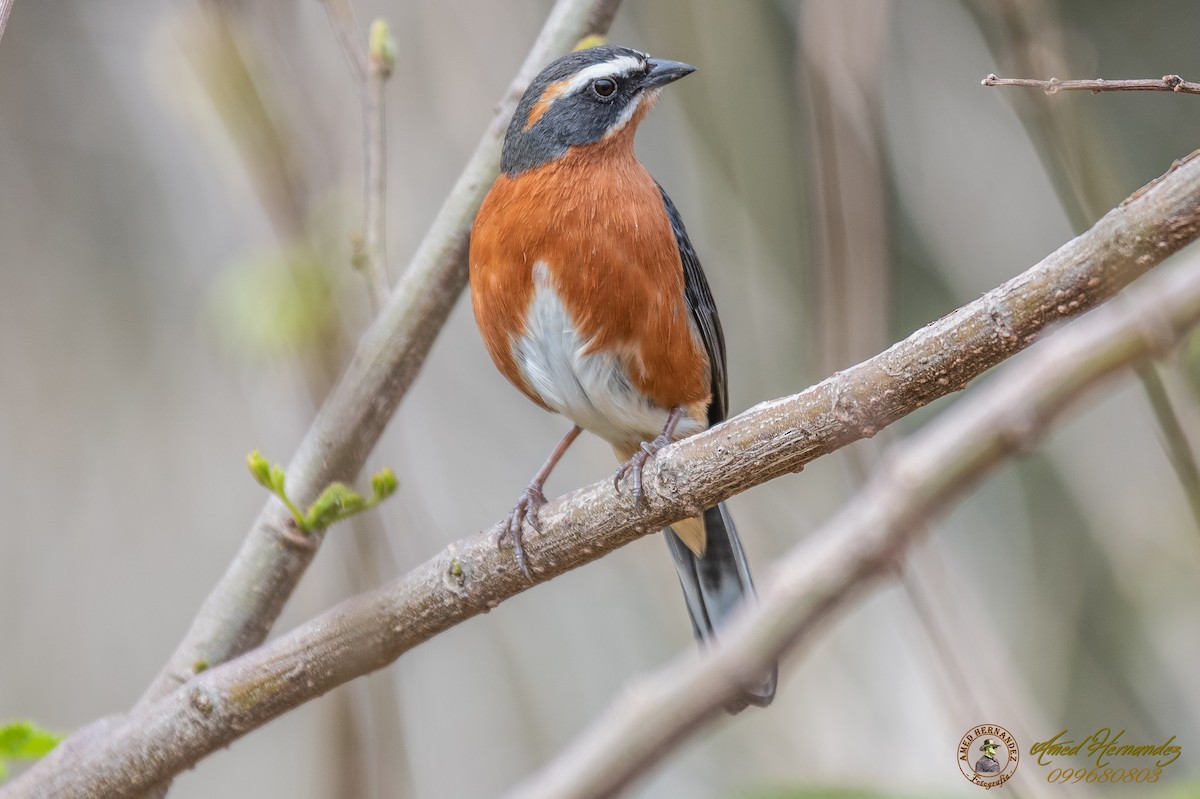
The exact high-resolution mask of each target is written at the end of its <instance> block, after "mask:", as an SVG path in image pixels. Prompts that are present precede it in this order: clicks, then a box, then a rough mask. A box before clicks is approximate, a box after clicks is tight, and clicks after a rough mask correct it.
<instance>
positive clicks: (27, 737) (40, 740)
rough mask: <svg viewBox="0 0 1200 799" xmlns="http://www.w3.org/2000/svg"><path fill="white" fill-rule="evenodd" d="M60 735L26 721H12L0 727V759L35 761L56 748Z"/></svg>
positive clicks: (60, 738)
mask: <svg viewBox="0 0 1200 799" xmlns="http://www.w3.org/2000/svg"><path fill="white" fill-rule="evenodd" d="M61 740H62V736H61V735H57V734H55V733H52V732H49V731H47V730H43V729H41V728H40V727H38V726H37V725H35V724H33V723H31V722H28V721H14V722H10V723H9V724H6V725H4V726H3V727H0V759H4V758H21V759H24V760H35V759H37V758H39V757H41V756H42V755H44V754H46V753H47V752H49V751H50V750H51V749H53V748H54V747H56V746H58V742H59V741H61Z"/></svg>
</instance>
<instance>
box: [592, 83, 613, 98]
mask: <svg viewBox="0 0 1200 799" xmlns="http://www.w3.org/2000/svg"><path fill="white" fill-rule="evenodd" d="M616 90H617V82H616V81H614V80H609V79H608V78H597V79H596V80H594V81H592V91H594V92H595V93H596V95H597V96H598V97H612V95H613V92H615V91H616Z"/></svg>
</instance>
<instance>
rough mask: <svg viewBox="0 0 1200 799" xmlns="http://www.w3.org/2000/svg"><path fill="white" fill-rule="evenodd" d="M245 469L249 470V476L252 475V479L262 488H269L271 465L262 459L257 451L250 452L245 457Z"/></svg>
mask: <svg viewBox="0 0 1200 799" xmlns="http://www.w3.org/2000/svg"><path fill="white" fill-rule="evenodd" d="M246 468H248V469H249V470H250V474H252V475H254V479H255V480H257V481H258V483H259V484H260V485H262V486H263V487H264V488H270V487H271V464H269V463H268V462H267V459H266V458H264V457H263V455H262V453H261V452H259V451H258V450H256V449H254V450H250V454H249V455H247V456H246Z"/></svg>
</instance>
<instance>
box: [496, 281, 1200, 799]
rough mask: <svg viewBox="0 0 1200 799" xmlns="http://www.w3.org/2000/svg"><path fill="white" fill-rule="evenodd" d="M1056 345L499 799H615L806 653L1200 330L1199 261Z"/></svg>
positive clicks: (904, 450)
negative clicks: (1077, 421)
mask: <svg viewBox="0 0 1200 799" xmlns="http://www.w3.org/2000/svg"><path fill="white" fill-rule="evenodd" d="M1130 295H1131V297H1130V300H1131V301H1130V302H1127V303H1113V304H1112V305H1109V306H1107V307H1105V308H1103V309H1102V310H1100V311H1097V312H1096V314H1094V315H1091V316H1089V317H1088V318H1086V319H1081V320H1079V321H1078V322H1074V323H1072V324H1071V325H1070V326H1069V327H1068V328H1066V329H1064V330H1062V331H1061V332H1059V333H1056V334H1055V335H1053V336H1052V337H1051V338H1050V339H1049V340H1047V341H1046V343H1045V344H1044V345H1042V346H1041V347H1039V348H1038V349H1037V350H1035V352H1034V353H1031V355H1030V358H1029V359H1028V360H1026V361H1024V362H1022V363H1021V364H1019V365H1014V366H1013V367H1011V368H1010V369H1009V370H1008V371H1007V373H1006V374H1004V375H1002V376H1000V377H998V378H997V379H996V380H995V381H994V382H992V383H990V384H989V385H988V386H987V387H985V388H982V389H980V390H979V391H978V392H976V393H975V394H973V395H971V396H969V397H967V398H965V399H964V400H963V401H962V402H961V403H959V404H958V405H956V406H955V407H953V408H951V409H950V410H949V411H947V412H945V413H944V414H942V415H941V416H939V417H938V418H937V419H936V420H934V421H933V422H930V423H929V424H928V425H927V426H926V428H925V429H924V430H922V431H921V432H919V433H917V434H915V435H913V436H912V437H911V438H909V439H908V440H906V441H903V442H901V443H900V444H899V445H898V446H896V447H894V448H893V449H892V450H890V451H889V453H888V455H887V456H885V459H884V460H883V462H882V464H881V465H880V467H879V469H878V470H877V471H876V473H875V475H874V477H873V478H872V479H871V480H870V481H869V482H868V483H867V485H866V487H865V488H864V489H863V490H862V491H861V492H860V493H859V494H858V495H857V496H855V497H853V498H851V500H850V501H849V502H847V503H846V505H845V506H844V507H843V509H842V510H841V511H840V512H839V513H838V514H837V515H836V516H834V518H833V519H832V520H830V521H829V523H827V524H826V525H824V526H823V527H822V528H821V529H820V530H818V531H817V532H816V533H815V534H814V535H813V536H811V537H810V538H808V539H806V540H805V541H804V542H803V543H802V544H799V545H797V546H795V547H793V548H792V550H791V551H790V552H789V553H788V554H787V555H786V556H785V557H784V558H783V560H781V561H779V562H778V563H777V564H776V567H775V569H774V570H773V572H772V573H771V574H770V575H769V579H768V580H767V581H766V583H765V585H764V586H763V588H762V590H761V591H760V594H759V604H758V606H757V607H756V608H754V609H752V610H751V611H749V612H748V613H745V614H744V615H743V616H742V617H740V618H739V619H737V620H735V621H734V623H733V624H732V625H731V626H730V628H729V629H728V631H727V633H726V635H725V637H724V639H723V645H722V647H721V648H720V649H719V650H717V651H716V652H715V653H714V654H713V655H712V656H710V657H704V658H701V657H700V656H698V655H697V654H694V653H688V654H686V655H684V656H682V657H679V658H677V659H676V660H675V661H674V662H672V663H671V664H669V665H668V666H666V667H663V668H662V669H661V670H659V671H658V672H656V673H654V674H653V675H651V676H649V677H648V678H645V679H642V680H639V681H638V682H637V683H636V684H634V685H631V686H630V687H629V689H628V690H627V691H626V692H625V694H624V695H623V696H622V697H621V698H620V699H619V700H618V701H617V702H616V703H615V704H614V705H613V706H612V707H611V708H610V709H609V710H608V711H607V712H606V713H605V714H604V715H603V716H602V717H601V718H600V719H599V720H597V721H596V722H595V723H594V724H593V725H592V727H591V728H590V729H589V730H587V731H586V732H584V734H583V735H581V736H580V737H579V738H578V739H577V741H576V742H574V743H573V744H571V745H570V746H569V747H568V748H567V749H566V750H564V751H563V752H562V754H560V755H559V757H558V758H557V759H555V760H554V761H553V762H552V763H551V764H550V765H549V766H548V767H546V768H545V769H544V770H543V771H542V772H541V773H539V774H537V775H536V776H534V777H533V778H531V779H530V780H528V781H527V782H526V783H524V784H522V785H520V786H518V787H517V788H516V789H514V790H513V791H512V792H510V793H509V794H507V795H506V799H599V797H606V796H612V795H614V794H615V793H617V792H618V791H619V790H620V789H621V788H623V787H625V786H626V785H628V784H629V783H630V782H631V781H632V780H633V779H635V778H636V777H637V776H638V775H639V774H641V773H643V772H645V771H646V770H647V769H648V768H649V767H650V766H652V765H653V764H654V763H656V762H657V761H658V760H660V759H661V758H662V757H663V756H664V755H665V754H666V753H667V752H669V751H671V750H672V749H673V748H674V747H675V746H676V745H677V744H678V743H679V742H681V741H682V740H684V739H686V738H688V737H690V736H692V735H695V734H696V733H697V732H699V731H700V730H701V729H703V726H704V724H705V723H711V722H713V721H716V720H717V719H719V718H721V717H722V716H723V714H722V712H721V711H722V707H723V706H724V703H725V702H726V701H727V700H729V699H730V698H732V697H734V696H736V695H737V692H738V691H739V690H740V688H739V685H740V683H742V682H743V681H746V682H752V681H753V680H754V677H755V675H756V674H761V670H762V669H764V668H769V664H771V663H774V662H776V661H777V660H778V658H780V657H781V656H782V655H783V654H784V653H785V652H788V651H792V652H795V651H797V650H800V649H803V648H806V647H807V646H808V645H810V644H811V643H812V640H813V638H814V634H815V633H817V632H819V631H820V630H822V629H824V628H825V627H826V626H827V625H828V624H830V623H831V622H832V621H834V620H835V619H836V618H837V616H838V615H839V614H840V613H841V612H843V611H844V610H845V609H846V608H847V607H848V606H850V605H852V604H853V603H854V602H855V601H856V600H858V599H859V598H860V597H862V596H863V595H864V593H865V592H866V591H867V590H868V589H869V588H871V587H873V586H875V585H877V584H879V583H880V582H882V581H883V580H884V579H886V578H888V577H890V576H892V575H894V573H895V572H894V567H895V564H896V561H897V559H898V558H899V557H900V556H902V555H903V553H904V551H905V550H906V548H908V547H909V546H910V545H911V544H912V543H913V542H914V541H915V540H917V539H918V538H919V537H920V534H921V533H922V532H923V531H925V530H927V529H928V524H927V522H928V520H929V519H930V518H931V517H932V516H934V515H935V514H937V513H938V512H940V511H942V510H944V509H945V508H946V507H947V506H948V505H949V504H950V503H951V502H952V501H953V500H954V499H956V498H958V497H960V496H962V494H964V493H965V492H966V491H967V489H969V488H971V487H972V486H974V485H976V484H977V483H978V482H979V481H980V480H982V479H983V478H984V477H985V476H986V475H987V474H989V473H990V472H991V471H993V470H994V469H995V468H996V467H997V466H999V465H1000V464H1002V463H1004V462H1005V461H1006V460H1008V459H1010V458H1012V457H1013V456H1015V455H1019V454H1020V453H1022V452H1025V451H1028V450H1029V449H1030V448H1031V447H1033V446H1034V445H1035V444H1036V443H1037V442H1038V441H1039V440H1041V439H1042V438H1043V437H1044V436H1045V434H1046V432H1047V430H1048V429H1049V427H1050V426H1051V425H1052V424H1053V423H1054V422H1056V421H1057V420H1059V419H1060V418H1061V417H1062V416H1063V415H1065V412H1066V411H1067V410H1069V409H1071V408H1072V407H1074V406H1075V405H1077V404H1078V400H1079V399H1080V397H1081V396H1083V395H1084V394H1086V393H1087V392H1088V391H1089V390H1090V389H1092V388H1094V387H1096V386H1097V385H1099V384H1101V383H1103V382H1105V381H1107V380H1109V379H1110V378H1112V377H1113V376H1114V375H1115V374H1117V373H1119V372H1122V371H1124V370H1126V369H1127V368H1128V367H1129V366H1130V365H1131V364H1133V363H1136V362H1138V361H1141V360H1144V359H1147V358H1150V357H1155V356H1161V355H1163V354H1165V352H1166V351H1168V349H1169V348H1170V347H1173V346H1175V345H1176V344H1177V343H1178V342H1179V341H1180V339H1181V338H1182V337H1183V336H1184V335H1185V334H1187V333H1188V331H1190V330H1192V329H1193V328H1194V327H1195V326H1196V325H1197V324H1200V263H1192V264H1190V265H1189V268H1188V269H1187V270H1179V271H1176V272H1174V273H1168V274H1163V275H1159V276H1155V278H1154V279H1153V282H1152V284H1151V285H1147V286H1144V287H1139V288H1138V289H1134V290H1131V291H1130Z"/></svg>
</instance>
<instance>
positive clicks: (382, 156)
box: [361, 19, 396, 313]
mask: <svg viewBox="0 0 1200 799" xmlns="http://www.w3.org/2000/svg"><path fill="white" fill-rule="evenodd" d="M394 51H395V44H394V43H393V42H392V34H391V32H390V31H389V30H388V24H387V22H385V21H384V20H382V19H377V20H375V21H374V22H372V23H371V32H370V35H369V44H368V47H367V78H366V82H365V83H364V84H363V93H362V103H363V252H362V259H361V261H362V269H363V273H364V274H365V275H366V278H367V289H368V291H369V293H370V295H371V306H372V308H373V309H374V311H375V313H379V311H380V310H382V309H383V306H384V305H385V304H386V303H387V297H388V293H389V292H390V291H391V289H390V288H389V286H388V278H387V245H386V242H387V233H386V231H387V214H386V213H385V209H386V208H387V130H386V115H385V113H384V112H385V106H384V99H383V90H384V87H385V86H386V85H387V79H388V78H389V77H391V74H392V68H393V67H394V66H395V63H396V56H395V52H394Z"/></svg>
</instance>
